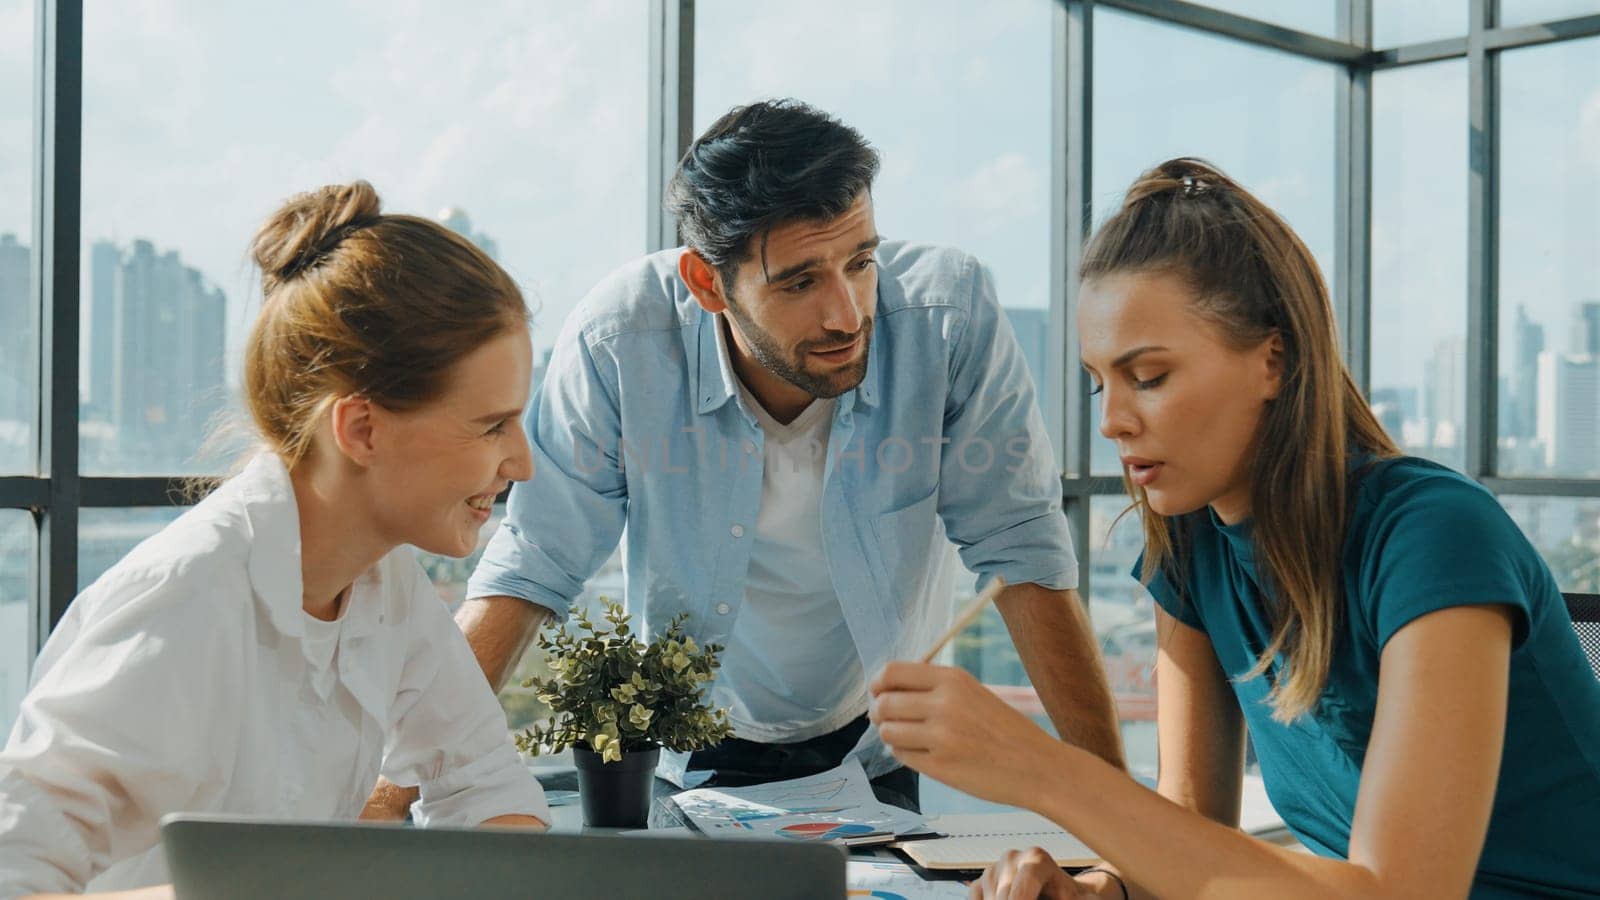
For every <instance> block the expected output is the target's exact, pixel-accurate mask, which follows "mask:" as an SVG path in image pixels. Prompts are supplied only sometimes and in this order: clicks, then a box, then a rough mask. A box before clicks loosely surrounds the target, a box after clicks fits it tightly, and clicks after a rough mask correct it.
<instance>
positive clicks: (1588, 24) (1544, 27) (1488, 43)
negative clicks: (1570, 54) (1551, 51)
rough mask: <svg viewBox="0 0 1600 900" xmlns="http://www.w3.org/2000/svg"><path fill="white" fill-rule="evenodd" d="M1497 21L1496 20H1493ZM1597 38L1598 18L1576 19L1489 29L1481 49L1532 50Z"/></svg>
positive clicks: (1599, 22)
mask: <svg viewBox="0 0 1600 900" xmlns="http://www.w3.org/2000/svg"><path fill="white" fill-rule="evenodd" d="M1496 21H1497V22H1498V17H1497V18H1496ZM1596 35H1600V15H1592V16H1578V17H1575V18H1571V19H1561V20H1558V21H1554V22H1540V23H1538V24H1535V25H1519V26H1516V27H1514V28H1490V29H1489V30H1488V31H1487V32H1486V33H1485V34H1484V36H1483V40H1484V48H1485V49H1486V50H1488V51H1489V52H1491V53H1493V52H1494V51H1496V50H1511V49H1515V48H1517V47H1534V46H1538V45H1539V44H1551V43H1558V42H1560V41H1570V40H1576V39H1579V38H1586V37H1594V36H1596Z"/></svg>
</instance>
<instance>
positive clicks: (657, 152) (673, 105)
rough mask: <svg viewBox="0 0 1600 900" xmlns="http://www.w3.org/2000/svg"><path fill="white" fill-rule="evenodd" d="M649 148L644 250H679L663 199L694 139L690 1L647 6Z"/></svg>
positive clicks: (664, 0)
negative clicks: (648, 8) (648, 15)
mask: <svg viewBox="0 0 1600 900" xmlns="http://www.w3.org/2000/svg"><path fill="white" fill-rule="evenodd" d="M649 46H650V59H649V79H650V90H649V105H648V107H647V110H648V111H647V113H646V115H647V117H648V118H649V122H648V123H647V124H648V134H649V147H648V149H647V151H646V154H645V156H646V160H647V168H648V170H649V171H648V174H647V176H646V193H647V195H648V196H647V197H646V198H645V223H646V224H645V231H646V234H645V244H646V249H647V250H648V251H650V252H652V253H653V252H655V251H657V250H665V249H667V248H669V247H676V246H677V245H678V224H677V222H676V220H675V219H674V218H673V217H672V215H671V214H669V213H668V212H667V211H666V208H665V206H664V205H663V203H662V195H663V194H664V193H665V191H666V189H667V183H668V182H669V181H671V180H672V173H673V172H674V171H675V170H676V169H677V167H678V161H679V160H680V159H682V158H683V154H684V151H686V150H688V149H689V143H690V141H691V140H693V137H694V0H650V37H649Z"/></svg>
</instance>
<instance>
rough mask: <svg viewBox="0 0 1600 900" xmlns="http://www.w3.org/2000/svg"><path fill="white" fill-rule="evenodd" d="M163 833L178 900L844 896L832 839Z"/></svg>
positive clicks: (193, 826) (224, 829)
mask: <svg viewBox="0 0 1600 900" xmlns="http://www.w3.org/2000/svg"><path fill="white" fill-rule="evenodd" d="M161 840H162V843H163V844H164V845H165V847H166V855H167V867H168V870H169V871H170V873H171V875H172V883H173V886H174V888H175V890H176V893H177V896H178V898H179V900H293V898H301V897H304V898H312V897H315V898H319V900H320V898H363V897H374V898H383V900H439V898H443V897H473V898H483V900H494V898H502V897H503V898H513V897H515V898H519V900H521V898H554V897H614V898H618V900H623V898H628V900H632V898H661V900H703V898H706V897H763V898H769V900H790V898H792V900H818V898H832V897H839V898H842V897H844V896H845V853H844V851H843V850H842V849H841V848H839V847H836V846H832V845H828V844H805V843H790V842H786V841H755V840H739V841H718V840H711V839H708V838H696V837H651V836H648V835H617V834H548V833H538V832H529V831H516V830H511V829H497V828H481V829H460V828H426V829H424V828H412V827H409V826H405V825H395V824H380V823H337V824H307V823H296V822H278V821H268V820H246V819H237V818H234V819H229V818H223V817H217V816H201V815H172V816H168V817H167V818H166V819H164V820H163V821H162V823H161Z"/></svg>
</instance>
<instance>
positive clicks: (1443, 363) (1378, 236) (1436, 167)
mask: <svg viewBox="0 0 1600 900" xmlns="http://www.w3.org/2000/svg"><path fill="white" fill-rule="evenodd" d="M1466 118H1467V64H1466V61H1465V60H1451V61H1448V62H1441V63H1432V64H1429V65H1418V66H1407V67H1405V68H1401V69H1391V70H1388V71H1383V72H1378V73H1376V74H1375V75H1374V76H1373V80H1372V327H1371V336H1372V345H1371V346H1372V394H1371V399H1372V405H1373V409H1374V412H1376V413H1377V414H1378V418H1379V419H1380V420H1381V421H1382V422H1383V425H1384V427H1385V428H1386V429H1387V430H1388V432H1389V434H1390V435H1391V436H1392V437H1393V438H1394V439H1395V441H1396V442H1397V443H1399V444H1400V445H1401V447H1402V448H1403V449H1404V450H1405V451H1406V452H1407V453H1410V454H1413V455H1417V456H1426V457H1429V458H1432V459H1434V460H1437V461H1439V462H1441V463H1444V464H1445V465H1448V466H1453V467H1455V468H1457V469H1460V468H1461V467H1462V465H1463V463H1464V462H1465V437H1466V431H1465V428H1466V414H1467V385H1466V375H1467V349H1466V333H1467V196H1466V186H1467V181H1466V178H1465V177H1463V173H1464V172H1466V171H1467V127H1466Z"/></svg>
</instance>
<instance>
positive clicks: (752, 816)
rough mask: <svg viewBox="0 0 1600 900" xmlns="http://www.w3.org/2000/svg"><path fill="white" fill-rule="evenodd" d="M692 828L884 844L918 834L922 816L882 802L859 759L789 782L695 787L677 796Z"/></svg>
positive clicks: (721, 833) (745, 835)
mask: <svg viewBox="0 0 1600 900" xmlns="http://www.w3.org/2000/svg"><path fill="white" fill-rule="evenodd" d="M672 799H673V802H675V803H676V804H677V805H678V808H679V809H681V810H683V814H684V816H685V817H687V818H688V820H689V822H690V824H692V825H693V826H694V827H695V828H698V829H700V831H702V832H704V833H705V834H707V835H710V836H711V837H721V838H774V837H777V838H785V839H788V840H794V841H838V842H840V843H843V844H848V845H852V846H854V845H859V844H871V843H882V842H884V841H888V840H891V839H893V837H894V836H895V835H897V834H904V833H907V832H911V831H916V830H918V829H919V828H920V827H921V826H922V821H923V820H922V817H921V816H919V815H917V814H916V813H912V812H907V811H906V810H903V809H901V808H899V807H897V806H890V805H889V804H887V803H882V802H880V801H879V800H878V798H876V797H874V796H873V794H872V786H871V785H870V784H869V783H868V781H867V773H866V771H865V770H863V769H862V768H861V763H860V762H859V761H858V760H853V759H852V760H850V761H849V762H847V763H845V764H844V765H842V766H840V767H839V768H837V769H830V770H828V771H826V772H822V773H820V774H817V775H811V776H808V777H805V778H796V779H792V780H790V781H774V782H771V783H769V784H757V785H751V786H749V787H738V788H696V789H695V790H692V791H684V792H683V793H681V794H678V795H677V796H675V797H673V798H672Z"/></svg>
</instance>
